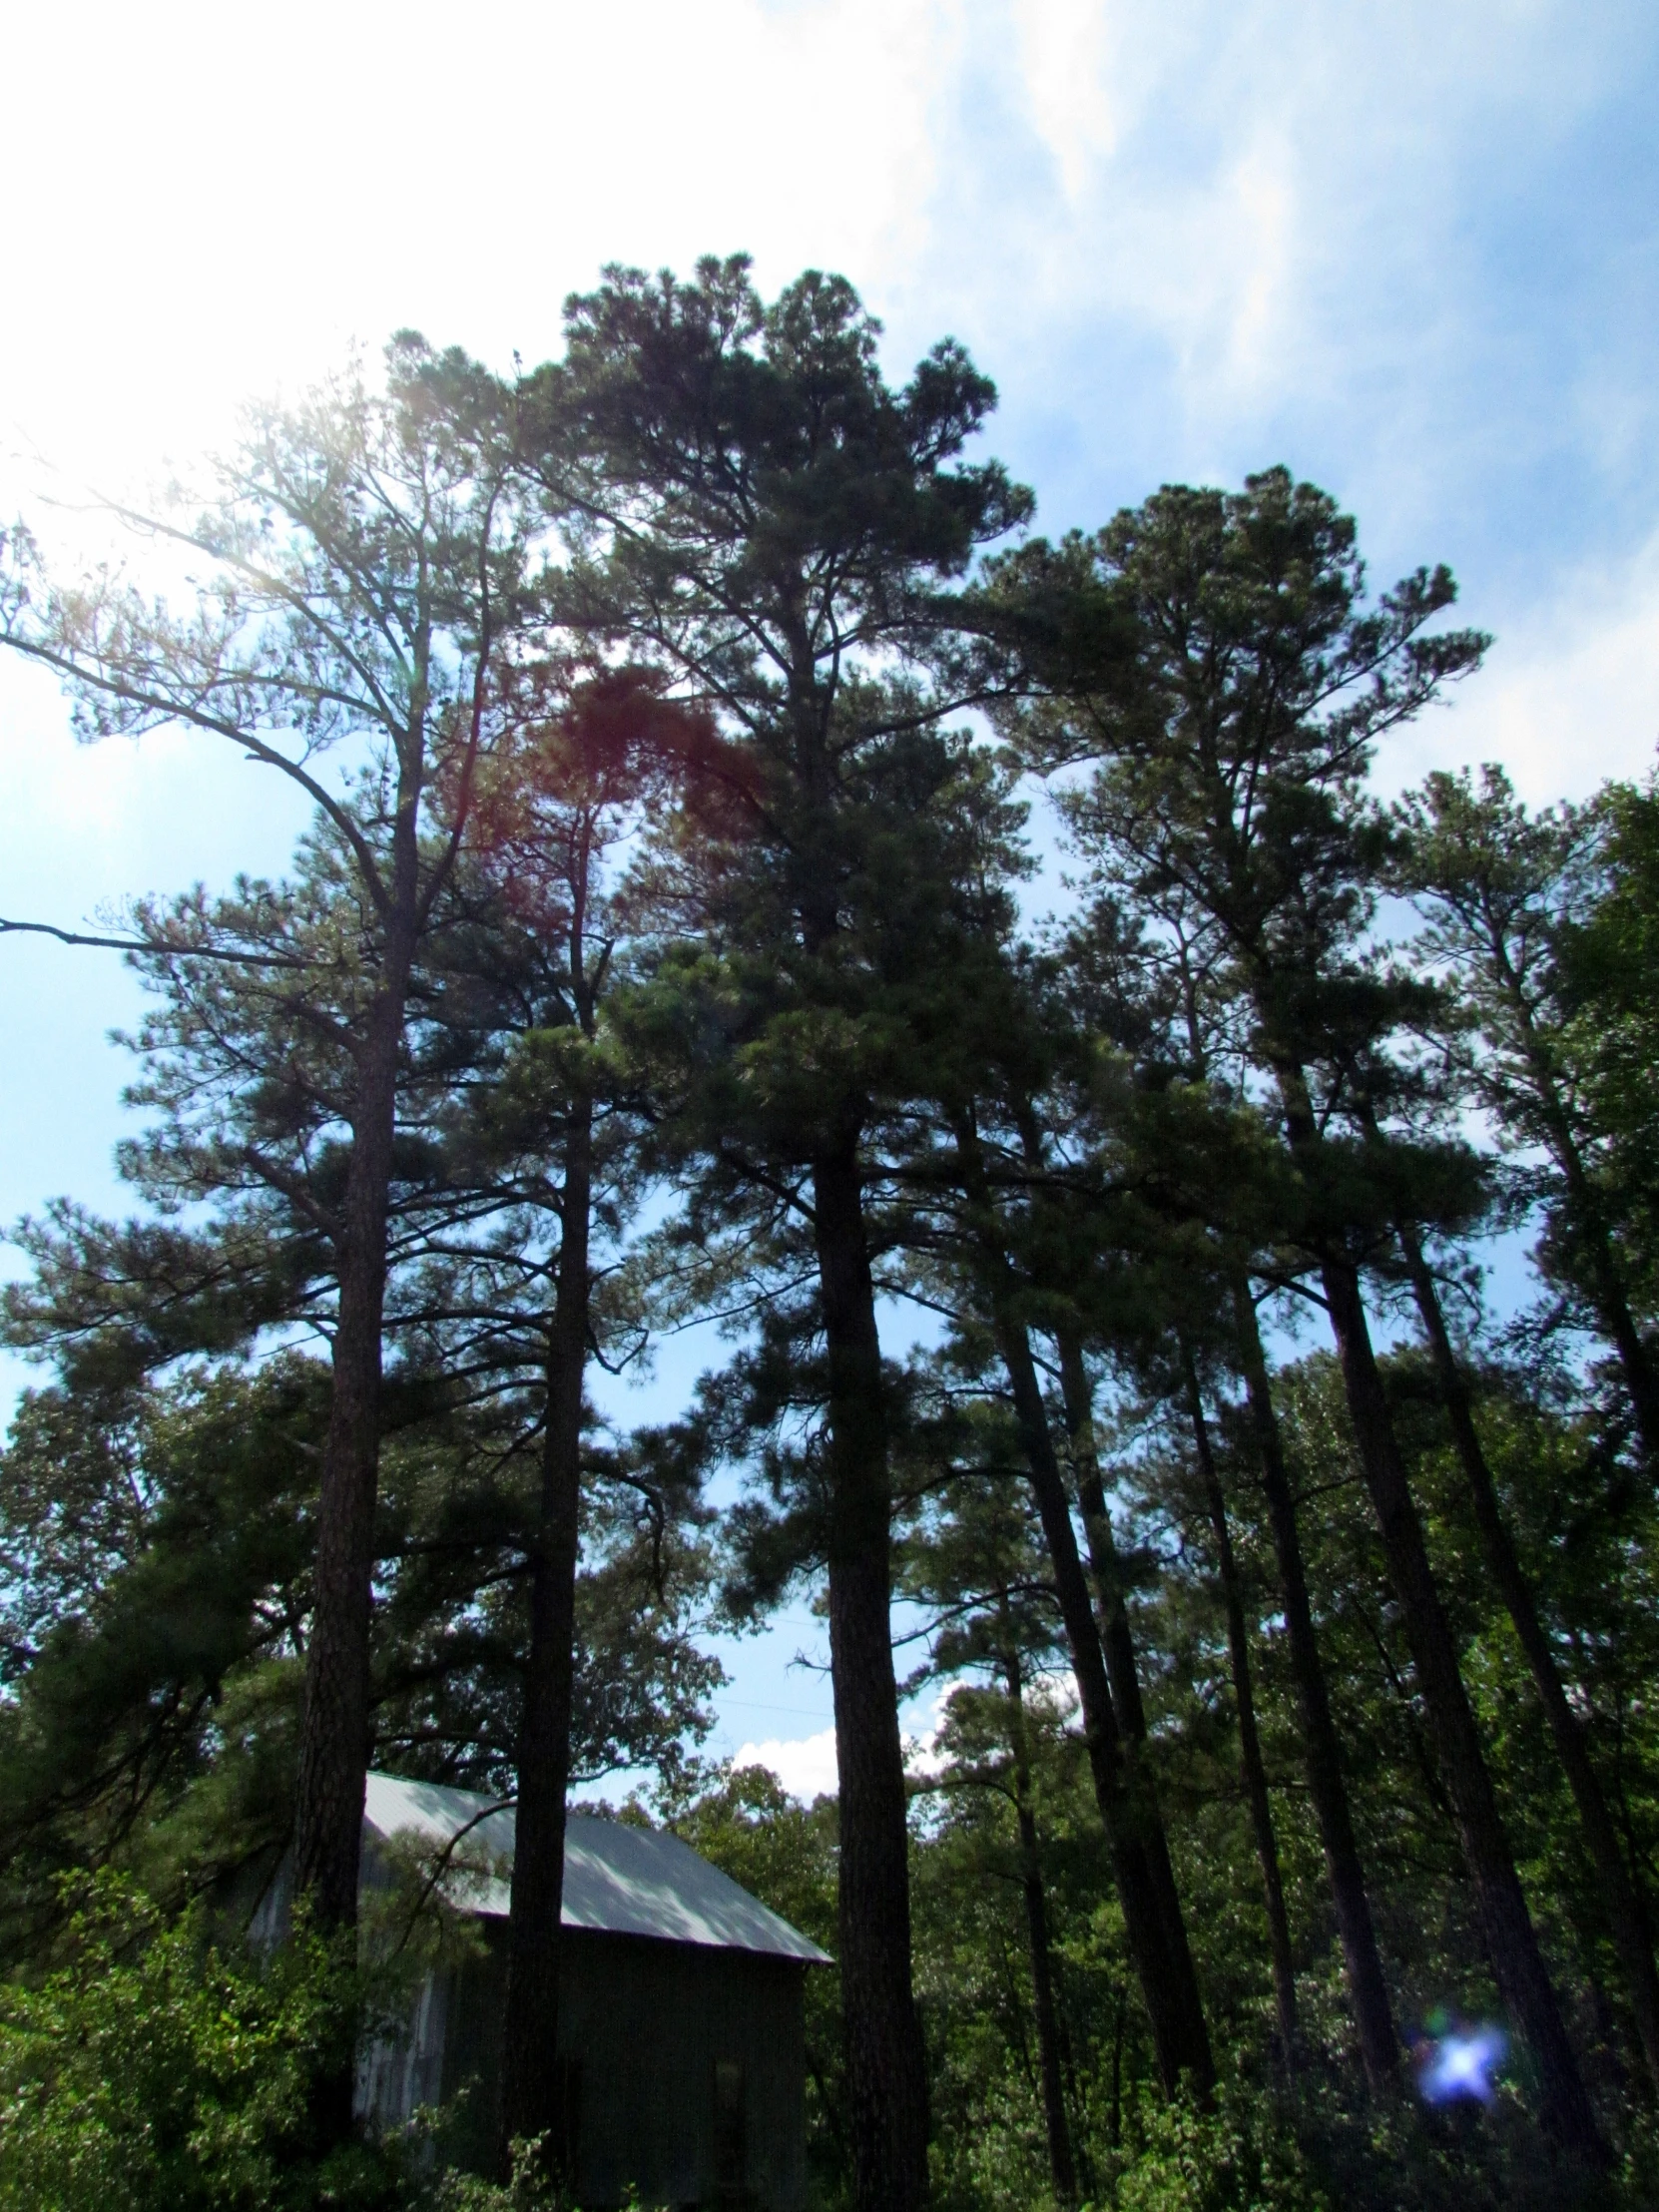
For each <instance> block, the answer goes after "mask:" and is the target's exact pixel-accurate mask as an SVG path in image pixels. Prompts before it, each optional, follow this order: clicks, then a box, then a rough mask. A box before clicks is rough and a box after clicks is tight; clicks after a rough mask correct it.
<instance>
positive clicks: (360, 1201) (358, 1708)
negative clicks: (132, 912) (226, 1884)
mask: <svg viewBox="0 0 1659 2212" xmlns="http://www.w3.org/2000/svg"><path fill="white" fill-rule="evenodd" d="M415 906H416V879H415V844H414V805H413V801H412V799H411V800H408V801H407V802H406V804H405V805H404V807H403V808H402V809H401V810H400V813H399V819H398V822H397V826H396V830H395V831H394V849H393V898H392V903H391V914H390V918H389V920H388V923H387V929H386V945H385V958H384V965H383V967H382V969H381V974H380V983H379V988H378V990H377V991H376V992H375V995H374V998H373V1001H372V1002H371V1005H370V1007H369V1013H368V1019H367V1022H366V1024H365V1029H364V1037H363V1042H362V1046H361V1050H360V1055H359V1060H358V1090H357V1100H356V1111H355V1113H354V1114H353V1116H352V1122H351V1161H350V1166H349V1169H348V1170H347V1176H346V1188H345V1201H344V1207H343V1220H342V1223H341V1231H340V1236H339V1239H338V1244H337V1254H338V1269H339V1307H338V1312H337V1315H336V1317H335V1326H334V1342H333V1348H332V1388H331V1392H330V1397H329V1407H328V1434H327V1437H326V1440H325V1441H324V1444H323V1449H322V1475H321V1483H320V1492H319V1496H318V1501H317V1522H316V1569H315V1581H314V1585H313V1596H312V1605H311V1633H310V1641H309V1643H308V1644H307V1645H306V1649H305V1689H304V1704H303V1709H302V1714H301V1720H300V1729H299V1761H298V1782H297V1792H296V1802H295V1807H294V1887H295V1892H296V1894H300V1895H305V1896H308V1897H309V1899H310V1902H311V1909H312V1911H313V1913H314V1914H315V1917H316V1923H317V1925H318V1927H320V1928H322V1929H324V1930H330V1929H336V1928H351V1927H353V1926H354V1925H355V1923H356V1918H357V1868H358V1860H359V1857H360V1854H361V1850H362V1822H363V1792H364V1788H365V1785H366V1781H367V1776H368V1760H369V1739H370V1718H369V1716H370V1707H371V1688H370V1675H369V1616H370V1608H371V1591H372V1586H373V1569H374V1510H375V1502H376V1491H377V1488H378V1482H379V1469H380V1365H381V1342H380V1332H381V1321H382V1317H383V1312H384V1306H385V1291H386V1219H387V1211H388V1203H389V1193H390V1188H391V1164H392V1148H393V1141H394V1138H395V1134H396V1125H397V1082H398V1072H399V1061H400V1058H401V1053H402V1045H403V1009H404V1003H405V1000H406V998H407V995H408V988H409V976H410V971H411V968H412V966H413V960H414V942H415V928H416V920H415ZM345 2094H346V2109H347V2112H348V2111H349V2085H347V2088H346V2092H345ZM336 2101H337V2100H336Z"/></svg>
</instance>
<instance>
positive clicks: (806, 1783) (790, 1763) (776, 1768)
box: [732, 1728, 839, 1805]
mask: <svg viewBox="0 0 1659 2212" xmlns="http://www.w3.org/2000/svg"><path fill="white" fill-rule="evenodd" d="M732 1764H733V1766H734V1767H770V1768H771V1770H772V1772H773V1773H774V1774H775V1775H776V1776H777V1777H778V1779H779V1781H780V1782H781V1783H782V1784H783V1785H784V1788H785V1789H786V1790H788V1792H789V1793H790V1795H791V1797H794V1798H800V1799H801V1801H802V1802H803V1804H806V1805H811V1804H812V1802H813V1800H814V1799H815V1798H820V1797H833V1796H834V1794H835V1790H836V1787H837V1784H838V1781H839V1771H838V1769H837V1768H836V1765H835V1731H834V1730H833V1729H832V1728H825V1729H821V1730H820V1731H819V1733H818V1734H817V1735H816V1736H804V1737H801V1738H798V1739H797V1740H795V1741H793V1742H786V1741H785V1740H784V1739H783V1738H782V1737H778V1736H769V1737H768V1738H767V1739H766V1741H765V1742H764V1743H759V1744H743V1745H741V1746H740V1747H739V1750H738V1753H737V1756H736V1758H734V1760H733V1761H732Z"/></svg>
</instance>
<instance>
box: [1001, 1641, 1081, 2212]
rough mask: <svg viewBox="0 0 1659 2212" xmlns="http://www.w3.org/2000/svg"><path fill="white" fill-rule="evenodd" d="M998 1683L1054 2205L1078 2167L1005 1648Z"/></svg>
mask: <svg viewBox="0 0 1659 2212" xmlns="http://www.w3.org/2000/svg"><path fill="white" fill-rule="evenodd" d="M1002 1675H1003V1681H1004V1683H1005V1685H1006V1687H1007V1691H1008V1705H1009V1711H1010V1714H1011V1716H1012V1719H1013V1729H1012V1735H1013V1752H1014V1812H1015V1817H1016V1819H1017V1820H1018V1823H1019V1856H1020V1889H1021V1893H1022V1895H1023V1897H1024V1900H1025V1933H1026V1938H1027V1940H1028V1942H1029V1944H1030V1947H1031V1994H1032V2000H1033V2006H1034V2010H1035V2012H1036V2020H1037V2052H1038V2056H1039V2059H1040V2061H1041V2066H1042V2083H1043V2124H1044V2128H1045V2130H1046V2132H1047V2136H1048V2171H1049V2179H1050V2180H1051V2181H1052V2182H1053V2185H1054V2200H1055V2202H1056V2203H1057V2204H1062V2205H1066V2204H1075V2203H1076V2202H1077V2167H1076V2163H1075V2161H1074V2160H1073V2158H1072V2154H1071V2127H1070V2124H1069V2122H1068V2121H1067V2118H1066V2090H1065V2077H1064V2073H1063V2071H1062V2068H1061V2063H1060V2016H1059V2008H1058V2006H1057V2005H1056V2003H1055V2001H1054V1958H1053V1952H1052V1948H1051V1946H1050V1943H1049V1937H1048V1900H1047V1898H1046V1897H1045V1896H1044V1894H1043V1875H1042V1860H1041V1857H1040V1855H1039V1852H1038V1846H1037V1819H1036V1814H1035V1813H1034V1812H1033V1810H1032V1805H1031V1757H1030V1750H1029V1746H1028V1744H1027V1742H1026V1730H1025V1700H1024V1696H1023V1694H1022V1687H1021V1683H1020V1672H1019V1655H1018V1653H1017V1652H1016V1651H1014V1650H1013V1648H1012V1647H1011V1645H1010V1646H1008V1647H1007V1648H1005V1649H1004V1652H1003V1659H1002Z"/></svg>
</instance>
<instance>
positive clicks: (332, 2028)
mask: <svg viewBox="0 0 1659 2212" xmlns="http://www.w3.org/2000/svg"><path fill="white" fill-rule="evenodd" d="M357 1998H358V1989H357V1979H356V1974H355V1970H354V1968H353V1967H352V1966H351V1965H350V1964H349V1963H348V1962H344V1961H342V1960H341V1959H340V1958H339V1956H338V1954H337V1952H335V1951H332V1950H331V1949H330V1948H329V1946H327V1945H326V1944H324V1943H323V1942H322V1941H321V1940H320V1939H319V1938H317V1937H316V1936H311V1935H308V1934H307V1933H306V1932H305V1930H304V1929H303V1928H301V1929H299V1930H297V1931H296V1932H295V1935H294V1938H293V1940H292V1942H291V1943H289V1944H287V1945H285V1946H284V1947H283V1948H282V1949H281V1950H279V1951H278V1952H277V1953H275V1954H274V1955H273V1956H271V1957H270V1958H269V1959H258V1960H256V1959H252V1958H249V1957H246V1956H244V1957H238V1956H236V1955H234V1954H233V1953H229V1952H227V1951H225V1950H223V1949H221V1948H219V1947H217V1946H216V1945H214V1944H213V1943H212V1942H211V1941H209V1939H208V1936H207V1931H206V1929H205V1926H204V1924H203V1922H202V1920H201V1919H200V1917H199V1916H196V1915H191V1916H187V1917H186V1918H185V1919H184V1920H182V1921H179V1922H176V1923H175V1924H174V1925H172V1926H171V1927H170V1926H167V1925H165V1923H164V1922H163V1920H162V1918H161V1916H160V1915H159V1914H158V1913H157V1912H156V1910H155V1908H154V1907H152V1906H151V1905H149V1904H148V1902H147V1901H146V1900H145V1899H143V1898H142V1897H141V1896H140V1895H139V1894H138V1893H137V1892H135V1891H134V1890H133V1889H132V1888H131V1887H130V1886H128V1885H127V1884H125V1883H123V1882H121V1881H119V1880H118V1879H116V1878H114V1877H100V1878H99V1879H97V1880H96V1881H94V1882H91V1883H89V1884H87V1885H86V1886H85V1888H84V1889H83V1891H82V1893H81V1896H80V1899H79V1903H78V1907H77V1910H76V1912H75V1914H74V1916H73V1918H72V1920H71V1923H70V1926H69V1930H68V1937H67V1943H66V1946H65V1953H64V1955H63V1958H62V1962H61V1963H60V1964H59V1965H58V1966H57V1968H56V1969H55V1970H54V1971H53V1972H52V1973H51V1974H50V1975H49V1976H48V1977H47V1978H46V1979H45V1980H44V1981H41V1982H39V1983H38V1984H36V1985H33V1986H29V1985H24V1984H19V1983H11V1984H7V1985H5V1986H3V1987H0V2212H301V2208H306V2212H308V2208H310V2207H313V2206H315V2207H322V2206H330V2207H333V2206H337V2207H341V2208H342V2212H343V2208H350V2212H369V2208H371V2207H373V2208H378V2207H381V2206H385V2205H389V2204H391V2203H393V2202H394V2201H396V2198H397V2197H398V2196H399V2195H400V2194H401V2193H402V2179H401V2175H400V2172H399V2168H398V2160H397V2157H396V2154H395V2149H387V2150H380V2149H375V2148H372V2147H368V2146H363V2145H356V2144H349V2145H346V2146H343V2147H336V2148H333V2149H331V2150H328V2151H326V2152H322V2151H319V2150H318V2148H317V2146H316V2144H315V2142H314V2140H313V2136H312V2129H311V2118H310V2104H311V2091H312V2086H313V2084H314V2083H315V2082H316V2080H317V2079H318V2077H319V2075H320V2074H321V2073H323V2072H324V2070H325V2069H327V2068H328V2067H329V2066H330V2065H332V2064H336V2063H337V2062H338V2059H339V2055H340V2051H341V2048H342V2044H343V2047H344V2048H345V2049H347V2050H348V2049H349V2048H350V2042H349V2038H350V2037H351V2035H352V2033H353V2023H354V2021H355V2018H356V2013H357Z"/></svg>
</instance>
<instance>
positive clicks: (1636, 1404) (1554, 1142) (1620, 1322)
mask: <svg viewBox="0 0 1659 2212" xmlns="http://www.w3.org/2000/svg"><path fill="white" fill-rule="evenodd" d="M1494 952H1495V956H1496V964H1497V969H1498V975H1499V980H1500V982H1501V983H1502V985H1503V987H1504V990H1505V992H1506V994H1507V996H1508V999H1509V1004H1510V1009H1511V1012H1512V1013H1513V1015H1514V1019H1515V1022H1516V1025H1517V1027H1518V1029H1519V1031H1520V1039H1521V1051H1522V1053H1523V1055H1524V1058H1525V1061H1526V1066H1527V1069H1528V1071H1529V1073H1530V1075H1531V1077H1532V1085H1533V1097H1534V1102H1535V1104H1536V1107H1537V1111H1538V1114H1539V1118H1540V1120H1541V1121H1542V1123H1543V1128H1544V1138H1545V1143H1546V1147H1547V1149H1548V1150H1549V1151H1550V1152H1551V1153H1552V1154H1553V1156H1554V1159H1555V1164H1556V1166H1557V1167H1558V1168H1559V1169H1560V1171H1561V1180H1562V1182H1563V1183H1564V1184H1565V1185H1566V1191H1567V1218H1568V1220H1569V1221H1570V1223H1571V1225H1572V1232H1573V1236H1574V1238H1575V1240H1576V1241H1577V1243H1578V1245H1579V1247H1580V1249H1581V1250H1582V1252H1583V1253H1584V1256H1585V1258H1586V1260H1587V1261H1588V1264H1589V1278H1590V1281H1589V1291H1590V1304H1591V1306H1592V1308H1593V1309H1594V1312H1595V1317H1596V1320H1597V1321H1598V1322H1599V1323H1600V1325H1601V1332H1602V1335H1603V1336H1604V1337H1605V1338H1606V1339H1607V1341H1608V1343H1609V1344H1610V1345H1611V1346H1612V1347H1613V1350H1614V1353H1615V1354H1616V1356H1617V1358H1618V1363H1619V1368H1620V1372H1621V1373H1622V1374H1623V1376H1624V1384H1625V1388H1626V1390H1627V1391H1628V1392H1629V1395H1630V1408H1631V1411H1632V1412H1633V1413H1634V1415H1635V1418H1636V1434H1637V1437H1638V1439H1639V1440H1640V1443H1641V1447H1642V1453H1643V1456H1644V1457H1645V1458H1646V1459H1647V1461H1648V1464H1649V1466H1650V1467H1659V1374H1656V1373H1655V1371H1654V1364H1653V1360H1652V1358H1651V1357H1650V1355H1649V1352H1648V1348H1647V1345H1646V1343H1645V1342H1644V1340H1643V1337H1642V1333H1641V1331H1640V1330H1639V1329H1638V1328H1637V1327H1636V1320H1635V1316H1634V1315H1633V1314H1632V1313H1631V1311H1630V1299H1629V1295H1628V1293H1627V1291H1626V1289H1625V1283H1624V1276H1623V1271H1622V1270H1621V1269H1620V1267H1619V1264H1618V1260H1617V1258H1616V1256H1615V1254H1614V1250H1613V1240H1612V1238H1611V1236H1610V1235H1609V1234H1608V1229H1607V1223H1606V1221H1605V1219H1604V1217H1603V1214H1602V1209H1601V1202H1600V1199H1599V1197H1598V1196H1597V1193H1596V1188H1595V1183H1594V1180H1593V1178H1592V1177H1591V1174H1590V1171H1589V1169H1588V1168H1587V1167H1586V1166H1585V1164H1584V1156H1583V1154H1582V1152H1581V1151H1580V1150H1579V1145H1578V1139H1577V1136H1576V1134H1575V1133H1574V1129H1573V1125H1572V1118H1571V1116H1570V1114H1569V1112H1568V1110H1567V1106H1566V1104H1565V1101H1564V1100H1563V1098H1562V1094H1561V1082H1560V1078H1559V1075H1558V1073H1557V1070H1556V1067H1555V1062H1554V1056H1553V1054H1552V1052H1551V1050H1550V1048H1549V1046H1548V1044H1547V1042H1546V1041H1545V1039H1544V1038H1543V1037H1542V1036H1540V1034H1539V1032H1538V1027H1537V1023H1536V1021H1535V1019H1534V1016H1533V1012H1532V1008H1531V1007H1530V1006H1529V1005H1528V1003H1527V1000H1526V993H1525V991H1524V989H1523V988H1522V986H1521V983H1520V979H1519V978H1518V977H1517V975H1516V974H1515V971H1514V969H1513V967H1512V966H1511V964H1510V961H1509V958H1508V955H1507V953H1506V952H1505V951H1504V950H1503V947H1502V945H1501V942H1500V943H1499V944H1498V945H1496V946H1495V947H1494Z"/></svg>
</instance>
